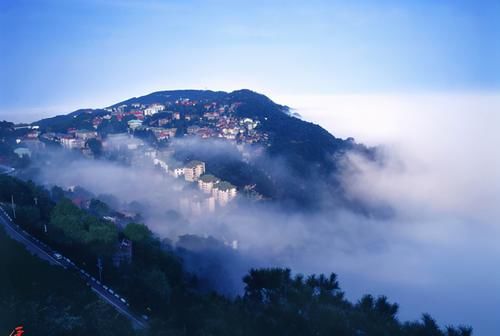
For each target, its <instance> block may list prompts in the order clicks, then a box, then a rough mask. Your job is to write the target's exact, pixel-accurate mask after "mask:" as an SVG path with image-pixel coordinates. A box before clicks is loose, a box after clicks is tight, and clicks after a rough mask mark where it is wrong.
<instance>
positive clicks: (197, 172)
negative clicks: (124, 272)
mask: <svg viewBox="0 0 500 336" xmlns="http://www.w3.org/2000/svg"><path fill="white" fill-rule="evenodd" d="M204 173H205V162H202V161H196V160H194V161H191V162H189V163H188V164H187V165H186V166H185V167H184V179H185V180H186V181H188V182H194V181H197V180H198V179H199V178H200V176H201V175H203V174H204Z"/></svg>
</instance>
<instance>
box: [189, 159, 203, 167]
mask: <svg viewBox="0 0 500 336" xmlns="http://www.w3.org/2000/svg"><path fill="white" fill-rule="evenodd" d="M203 164H204V163H203V162H201V161H198V160H193V161H189V162H188V163H187V164H186V168H194V167H196V166H198V165H203Z"/></svg>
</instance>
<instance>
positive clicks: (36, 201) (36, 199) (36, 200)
mask: <svg viewBox="0 0 500 336" xmlns="http://www.w3.org/2000/svg"><path fill="white" fill-rule="evenodd" d="M34 200H35V205H36V206H38V197H35V198H34Z"/></svg>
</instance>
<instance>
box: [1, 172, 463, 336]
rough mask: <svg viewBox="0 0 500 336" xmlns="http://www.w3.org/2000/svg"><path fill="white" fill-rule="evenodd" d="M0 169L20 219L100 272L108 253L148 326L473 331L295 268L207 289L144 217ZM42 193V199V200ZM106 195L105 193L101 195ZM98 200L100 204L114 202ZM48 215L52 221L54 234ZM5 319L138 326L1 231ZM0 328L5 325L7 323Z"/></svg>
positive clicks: (58, 326)
mask: <svg viewBox="0 0 500 336" xmlns="http://www.w3.org/2000/svg"><path fill="white" fill-rule="evenodd" d="M53 191H54V196H56V197H57V198H58V199H59V201H58V202H57V204H54V203H52V200H50V197H49V196H50V195H49V193H48V192H47V191H45V190H44V189H43V188H39V187H37V186H35V185H34V184H33V183H31V182H22V181H20V180H17V179H14V178H12V177H6V176H1V177H0V201H2V202H8V201H9V200H10V195H11V194H13V195H15V198H16V202H18V204H19V206H18V216H17V219H16V221H17V223H18V224H19V225H22V226H23V227H24V228H25V229H26V230H29V231H30V232H32V233H33V234H35V235H37V236H38V237H40V238H41V239H43V240H45V241H46V242H48V243H49V244H50V245H51V246H56V247H58V249H60V250H61V252H63V253H64V254H65V255H68V256H70V257H71V258H72V259H74V260H75V261H77V263H79V264H83V265H84V268H86V269H87V270H88V271H89V272H91V273H93V274H94V275H96V273H97V272H96V268H95V266H94V265H95V261H96V257H97V256H99V257H102V258H103V260H104V266H105V269H104V272H103V282H104V283H107V284H109V285H111V286H112V287H113V288H114V289H116V290H117V291H118V292H119V293H121V294H122V295H124V296H125V297H126V298H127V299H128V301H129V302H130V304H131V307H133V308H134V309H135V310H136V311H138V312H140V313H142V314H146V315H148V316H150V321H151V326H150V328H149V329H148V330H147V331H145V332H146V333H147V334H148V335H155V336H156V335H228V336H230V335H231V336H232V335H241V336H245V335H248V336H250V335H264V336H265V335H273V336H274V335H288V336H295V335H297V336H299V335H300V336H308V335H311V336H312V335H315V336H317V335H346V336H348V335H349V336H350V335H352V336H357V335H366V336H368V335H369V336H378V335H380V336H385V335H390V336H432V335H435V336H469V335H471V334H472V329H471V328H468V327H458V328H454V327H447V328H446V330H442V329H440V328H439V327H438V325H437V323H436V322H435V321H434V320H433V319H432V318H431V317H430V316H429V315H423V317H422V320H421V321H415V322H405V323H402V322H400V321H399V320H398V318H397V312H398V305H397V304H395V303H390V302H389V301H388V300H387V298H386V297H383V296H382V297H378V298H374V297H372V296H370V295H365V296H364V297H362V298H361V299H360V300H359V301H358V302H356V303H351V302H349V301H348V300H346V299H345V297H344V293H343V292H342V290H341V289H340V286H339V283H338V281H337V276H336V275H335V274H331V275H329V276H325V275H310V276H307V277H306V276H303V275H300V274H298V275H292V272H291V270H289V269H282V268H269V269H252V270H250V271H249V273H248V274H247V275H246V276H245V277H244V278H243V282H244V284H245V288H244V293H243V295H241V296H238V297H236V298H234V299H231V298H226V297H223V296H221V295H218V294H216V293H205V292H202V291H200V288H202V287H203V286H202V285H203V284H200V283H199V282H200V279H197V278H196V277H195V276H193V275H191V274H188V273H187V272H185V271H184V270H183V267H182V260H180V259H179V258H178V257H177V256H176V255H174V254H173V252H172V249H171V247H170V246H169V245H168V244H166V243H164V242H162V241H160V240H159V239H158V238H157V237H155V236H154V235H153V233H152V232H151V231H150V230H149V229H148V228H147V227H146V226H145V225H143V224H140V223H130V224H128V225H127V226H126V227H125V228H124V229H123V230H122V231H120V230H118V229H117V227H115V226H114V225H113V224H111V223H109V222H106V221H103V220H101V219H100V218H99V217H96V216H94V215H91V214H89V213H88V212H86V211H84V210H82V209H80V208H78V207H76V206H75V205H74V204H73V203H72V202H71V201H69V200H68V199H66V198H64V197H63V195H61V192H60V190H58V189H57V188H54V189H53ZM34 197H37V198H38V201H37V202H35V203H34V202H33V199H34ZM101 203H102V202H101ZM101 203H98V202H94V204H93V205H92V208H93V211H98V212H99V211H101V210H103V209H104V210H105V209H107V207H105V206H104V205H103V204H101ZM41 223H49V231H48V233H47V234H46V235H45V234H43V231H42V229H41V225H40V224H41ZM122 237H124V238H128V239H129V240H131V241H132V243H133V256H132V260H131V261H130V263H128V262H127V263H123V264H121V265H120V266H119V267H113V266H111V262H110V259H111V254H112V252H113V250H112V248H113V246H115V245H116V243H118V241H119V239H120V238H122ZM0 267H1V269H0V271H1V274H3V275H5V276H3V278H2V279H1V280H0V288H3V289H8V290H7V291H5V290H4V291H0V327H2V328H3V329H5V328H4V326H6V328H7V329H8V328H11V327H12V326H14V325H17V324H24V325H25V326H26V329H27V331H28V327H29V328H33V329H31V330H36V332H33V334H37V335H39V334H40V335H43V334H51V335H59V334H60V335H65V334H71V335H91V334H99V335H107V334H109V335H116V334H120V335H129V334H131V333H132V332H131V330H130V328H129V327H128V324H127V323H125V322H124V321H123V319H122V318H120V317H119V316H118V314H117V313H115V312H114V311H113V310H112V309H111V308H110V307H108V306H106V305H104V304H103V303H100V302H99V301H96V299H95V297H94V296H92V295H91V294H90V293H89V291H88V290H86V289H85V288H84V285H83V284H82V283H81V282H80V281H79V280H77V279H76V278H74V276H73V275H72V274H71V273H69V272H65V271H63V270H62V269H60V268H56V267H51V266H49V265H48V264H46V263H44V262H42V261H39V260H36V259H35V258H33V257H31V256H29V254H28V253H27V252H26V251H23V250H22V248H21V247H20V246H19V245H18V244H17V243H15V242H13V241H11V240H9V239H7V238H6V237H5V235H4V234H3V233H2V234H1V235H0ZM0 332H1V331H0Z"/></svg>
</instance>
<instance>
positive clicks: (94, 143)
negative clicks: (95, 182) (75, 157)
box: [86, 138, 102, 158]
mask: <svg viewBox="0 0 500 336" xmlns="http://www.w3.org/2000/svg"><path fill="white" fill-rule="evenodd" d="M86 145H87V147H88V148H89V149H90V150H91V151H92V154H94V157H96V158H97V157H100V156H101V154H102V142H101V141H99V140H97V139H95V138H91V139H89V140H87V143H86Z"/></svg>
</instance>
